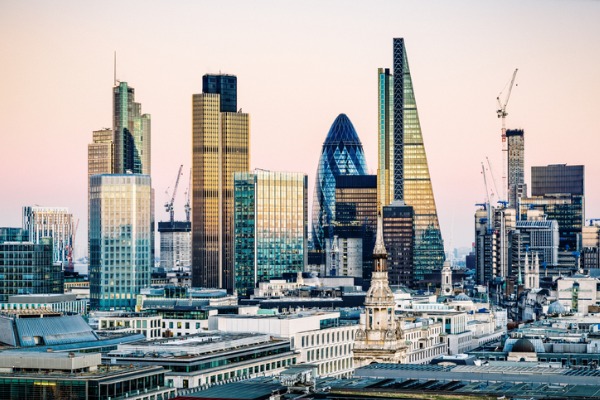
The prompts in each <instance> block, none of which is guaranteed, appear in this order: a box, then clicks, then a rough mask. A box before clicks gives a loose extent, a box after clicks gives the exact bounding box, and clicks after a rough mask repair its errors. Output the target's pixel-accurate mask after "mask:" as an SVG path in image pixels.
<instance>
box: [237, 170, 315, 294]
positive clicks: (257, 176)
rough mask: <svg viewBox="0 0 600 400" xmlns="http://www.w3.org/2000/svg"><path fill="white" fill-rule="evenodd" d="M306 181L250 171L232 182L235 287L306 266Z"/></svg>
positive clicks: (247, 288) (249, 288) (248, 288)
mask: <svg viewBox="0 0 600 400" xmlns="http://www.w3.org/2000/svg"><path fill="white" fill-rule="evenodd" d="M307 199H308V178H307V176H306V175H305V174H302V173H293V172H274V171H263V170H256V171H254V172H237V173H235V180H234V215H235V217H234V221H235V223H234V237H235V257H234V260H235V289H236V290H237V291H238V293H239V294H241V295H248V294H251V293H252V292H253V289H254V288H255V287H256V285H257V284H258V283H259V282H265V281H268V280H270V279H272V278H276V277H282V276H283V274H284V273H290V272H293V273H295V272H302V271H303V270H304V267H305V266H306V263H307V236H308V206H307V203H308V200H307Z"/></svg>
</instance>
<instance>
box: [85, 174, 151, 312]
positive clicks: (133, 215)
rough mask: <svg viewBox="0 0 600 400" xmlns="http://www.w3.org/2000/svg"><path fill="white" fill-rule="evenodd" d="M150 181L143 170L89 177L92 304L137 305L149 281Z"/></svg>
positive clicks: (108, 307) (119, 307) (105, 306)
mask: <svg viewBox="0 0 600 400" xmlns="http://www.w3.org/2000/svg"><path fill="white" fill-rule="evenodd" d="M150 186H151V182H150V176H148V175H138V174H114V175H94V176H92V177H91V178H90V205H89V210H90V218H89V219H90V227H89V242H90V307H91V308H92V309H95V310H111V309H115V310H122V309H124V310H133V309H134V307H135V303H136V295H137V294H139V293H140V289H142V288H144V287H148V286H149V285H150V270H151V267H152V263H153V260H152V256H151V241H152V238H153V237H152V232H151V224H150V219H151V187H150Z"/></svg>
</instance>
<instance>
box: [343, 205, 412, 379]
mask: <svg viewBox="0 0 600 400" xmlns="http://www.w3.org/2000/svg"><path fill="white" fill-rule="evenodd" d="M395 308H396V303H395V301H394V294H393V293H392V290H391V289H390V285H389V283H388V271H387V251H386V249H385V245H384V243H383V223H382V216H381V212H379V214H378V216H377V239H376V241H375V248H374V250H373V276H372V278H371V286H370V287H369V291H368V292H367V296H366V297H365V314H364V320H363V321H361V329H359V330H358V331H357V332H356V337H355V340H354V366H355V367H356V368H358V367H362V366H364V365H368V364H371V363H374V362H376V363H394V364H396V363H399V362H401V361H402V360H403V359H404V356H405V355H406V350H407V347H406V345H405V344H404V337H403V334H402V329H401V327H400V325H399V323H398V321H396V316H395Z"/></svg>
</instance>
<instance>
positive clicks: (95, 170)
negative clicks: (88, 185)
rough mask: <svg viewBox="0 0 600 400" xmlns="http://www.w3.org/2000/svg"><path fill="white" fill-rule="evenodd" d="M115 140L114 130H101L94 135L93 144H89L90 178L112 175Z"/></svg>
mask: <svg viewBox="0 0 600 400" xmlns="http://www.w3.org/2000/svg"><path fill="white" fill-rule="evenodd" d="M113 139H114V135H113V131H112V129H101V130H98V131H94V132H93V133H92V143H90V144H88V178H89V177H90V176H92V175H98V174H110V173H112V171H113V151H114V144H113Z"/></svg>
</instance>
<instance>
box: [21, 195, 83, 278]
mask: <svg viewBox="0 0 600 400" xmlns="http://www.w3.org/2000/svg"><path fill="white" fill-rule="evenodd" d="M73 228H74V226H73V214H71V213H70V212H69V209H68V208H65V207H38V206H34V207H30V206H26V207H23V229H24V230H26V231H27V232H29V241H30V242H32V243H35V244H40V243H41V242H42V239H43V238H47V237H50V238H52V262H55V263H60V264H61V266H63V267H66V266H67V263H68V256H69V255H70V253H69V251H71V250H72V249H71V246H72V245H73Z"/></svg>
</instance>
